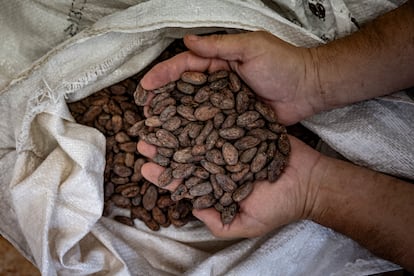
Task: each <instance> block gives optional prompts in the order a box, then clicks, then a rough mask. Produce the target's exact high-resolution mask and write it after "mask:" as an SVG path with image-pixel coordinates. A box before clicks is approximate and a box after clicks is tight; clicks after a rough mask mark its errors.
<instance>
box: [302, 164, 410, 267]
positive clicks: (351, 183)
mask: <svg viewBox="0 0 414 276" xmlns="http://www.w3.org/2000/svg"><path fill="white" fill-rule="evenodd" d="M313 176H314V177H313V179H312V182H313V183H312V185H314V186H315V187H318V189H317V190H318V192H317V196H316V200H315V204H314V206H313V211H312V212H311V215H310V216H311V219H313V220H314V221H315V222H317V223H319V224H321V225H324V226H327V227H330V228H332V229H334V230H336V231H338V232H340V233H343V234H344V235H347V236H349V237H351V238H352V239H354V240H355V241H357V242H359V243H360V244H361V245H363V246H365V247H366V248H368V249H369V250H370V251H371V252H373V253H375V254H377V255H378V256H381V257H383V258H386V259H389V260H391V261H393V262H395V263H398V264H400V265H401V266H403V267H405V268H406V269H408V270H410V271H414V235H413V229H414V184H410V183H408V182H404V181H402V180H399V179H396V178H394V177H391V176H388V175H385V174H381V173H378V172H375V171H371V170H368V169H366V168H362V167H359V166H355V165H353V164H351V163H348V162H344V161H340V160H336V159H332V158H329V157H321V159H320V161H319V163H318V165H317V166H316V167H315V170H314V173H313Z"/></svg>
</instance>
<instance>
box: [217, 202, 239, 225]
mask: <svg viewBox="0 0 414 276" xmlns="http://www.w3.org/2000/svg"><path fill="white" fill-rule="evenodd" d="M237 211H238V206H237V204H232V205H230V206H228V207H224V209H223V211H222V212H221V222H222V223H223V224H230V223H231V222H232V221H233V220H234V218H235V217H236V215H237Z"/></svg>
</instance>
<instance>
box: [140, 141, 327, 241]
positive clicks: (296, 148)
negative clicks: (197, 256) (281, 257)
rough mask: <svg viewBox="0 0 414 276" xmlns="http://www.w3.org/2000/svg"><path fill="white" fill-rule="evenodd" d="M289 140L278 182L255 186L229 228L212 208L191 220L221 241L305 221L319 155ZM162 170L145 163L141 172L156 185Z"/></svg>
mask: <svg viewBox="0 0 414 276" xmlns="http://www.w3.org/2000/svg"><path fill="white" fill-rule="evenodd" d="M289 140H290V143H291V154H290V157H289V161H288V165H287V167H286V168H285V170H284V172H283V173H282V175H281V176H280V178H279V179H278V180H277V181H276V182H274V183H270V182H269V181H257V182H255V184H254V188H253V191H252V192H251V194H250V195H249V196H248V197H247V198H246V199H244V200H243V201H241V202H240V209H239V213H238V214H237V215H236V217H235V219H234V220H233V221H232V222H231V223H230V224H223V223H222V221H221V218H220V213H219V212H217V211H216V210H215V209H214V208H208V209H202V210H197V209H194V210H193V214H194V216H196V217H197V218H198V219H200V220H201V221H203V222H204V223H205V224H206V225H207V227H208V228H209V229H210V230H211V232H212V233H213V234H214V235H215V236H218V237H223V238H236V237H255V236H260V235H263V234H266V233H268V232H270V231H271V230H273V229H276V228H278V227H280V226H283V225H286V224H288V223H291V222H294V221H297V220H299V219H303V218H307V217H308V216H309V215H310V212H311V211H312V206H313V202H314V201H315V198H316V191H317V187H312V186H311V184H310V183H311V182H310V178H311V174H312V170H313V168H314V166H315V165H316V164H317V162H318V160H319V157H320V154H319V153H318V152H317V151H315V150H313V149H312V148H310V147H309V146H307V145H305V144H304V143H303V142H301V141H299V140H298V139H296V138H295V137H293V136H289ZM138 150H139V151H140V152H141V153H142V154H143V155H145V156H147V157H149V158H153V157H155V155H156V147H155V146H153V145H149V144H147V143H145V142H144V141H140V142H139V143H138ZM163 170H164V168H163V167H161V166H160V165H158V164H155V163H146V164H144V165H143V167H142V169H141V172H142V175H143V176H144V177H145V178H146V179H147V180H149V181H150V182H152V183H154V184H155V185H157V184H158V176H159V175H160V174H161V173H162V171H163ZM181 182H182V180H181V179H176V180H174V181H173V182H172V183H171V184H169V185H168V186H166V187H163V188H165V189H168V190H170V191H174V190H175V189H176V188H177V186H178V185H179V184H180V183H181Z"/></svg>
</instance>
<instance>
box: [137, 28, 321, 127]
mask: <svg viewBox="0 0 414 276" xmlns="http://www.w3.org/2000/svg"><path fill="white" fill-rule="evenodd" d="M184 43H185V45H186V46H187V47H188V48H189V50H190V51H188V52H184V53H181V54H179V55H177V56H175V57H173V58H171V59H169V60H166V61H164V62H161V63H159V64H158V65H156V66H154V67H153V68H152V69H151V70H150V71H149V72H148V73H147V74H146V75H145V76H144V77H143V78H142V80H141V85H142V87H143V88H145V89H147V90H152V89H155V88H158V87H160V86H163V85H165V84H167V83H168V82H170V81H175V80H177V79H179V78H180V76H181V74H182V73H183V72H185V71H201V72H204V71H209V72H213V71H216V70H219V69H227V70H230V69H231V70H233V71H235V72H237V74H238V75H239V76H240V77H241V78H242V79H243V80H244V81H245V82H246V83H247V84H248V85H249V86H250V87H251V88H252V89H253V91H255V93H256V94H257V95H258V96H259V97H261V98H262V99H263V100H264V101H265V102H267V103H268V104H270V105H271V106H272V107H273V109H274V110H275V112H276V114H277V116H278V118H279V121H280V123H282V124H285V125H290V124H294V123H296V122H298V121H300V120H302V119H305V118H307V117H309V116H311V115H313V114H315V113H317V112H319V111H320V110H322V109H323V106H322V105H323V100H322V99H321V97H320V95H319V94H318V93H317V92H316V91H318V89H317V87H318V78H317V74H316V73H315V70H314V69H315V68H314V65H313V61H312V56H311V54H310V51H309V50H308V49H306V48H299V47H295V46H293V45H291V44H289V43H286V42H284V41H282V40H280V39H279V38H277V37H275V36H273V35H271V34H270V33H267V32H262V31H259V32H248V33H242V34H228V35H210V36H194V35H189V36H186V37H184Z"/></svg>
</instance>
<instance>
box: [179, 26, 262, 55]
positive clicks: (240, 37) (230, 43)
mask: <svg viewBox="0 0 414 276" xmlns="http://www.w3.org/2000/svg"><path fill="white" fill-rule="evenodd" d="M184 43H185V45H186V46H187V47H188V49H190V50H191V51H192V52H193V53H195V54H196V55H198V56H201V57H205V58H219V59H224V60H228V61H240V62H243V61H245V60H246V59H247V58H248V57H249V56H250V55H252V54H253V51H254V50H253V48H254V45H253V44H254V39H252V33H242V34H225V35H222V34H215V35H209V36H197V35H186V36H185V37H184Z"/></svg>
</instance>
